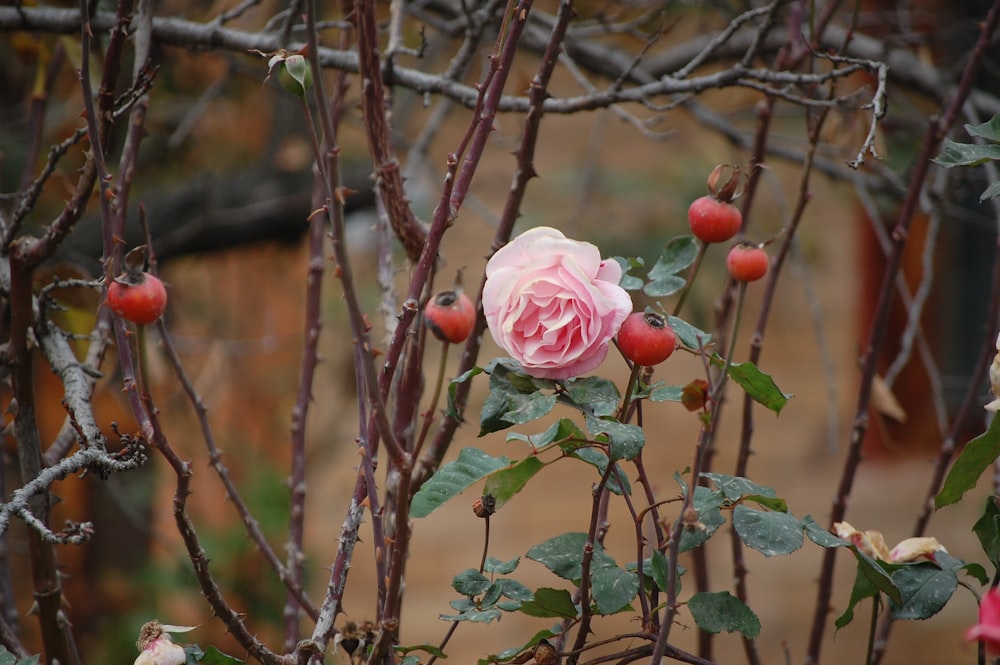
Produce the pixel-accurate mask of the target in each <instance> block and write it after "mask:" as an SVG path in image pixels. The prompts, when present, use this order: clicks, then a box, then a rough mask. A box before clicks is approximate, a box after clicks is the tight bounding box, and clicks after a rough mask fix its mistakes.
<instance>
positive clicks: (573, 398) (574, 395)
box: [560, 376, 621, 418]
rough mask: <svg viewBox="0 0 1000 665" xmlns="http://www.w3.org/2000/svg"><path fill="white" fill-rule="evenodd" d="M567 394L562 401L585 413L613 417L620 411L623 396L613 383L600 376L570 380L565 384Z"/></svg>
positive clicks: (562, 397) (564, 394) (562, 396)
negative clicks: (619, 403) (619, 405)
mask: <svg viewBox="0 0 1000 665" xmlns="http://www.w3.org/2000/svg"><path fill="white" fill-rule="evenodd" d="M565 387H566V392H565V393H563V394H562V395H560V398H561V399H560V401H564V402H568V403H569V404H570V405H571V406H575V407H577V408H578V409H580V410H581V411H583V413H585V414H587V415H590V416H596V417H598V418H600V417H601V416H611V415H614V413H615V411H617V410H618V400H620V399H621V394H620V393H619V392H618V386H616V385H615V384H614V382H613V381H609V380H608V379H604V378H601V377H599V376H585V377H582V378H578V379H570V380H569V381H567V382H566V383H565Z"/></svg>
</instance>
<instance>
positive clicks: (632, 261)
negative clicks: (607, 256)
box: [611, 256, 646, 291]
mask: <svg viewBox="0 0 1000 665" xmlns="http://www.w3.org/2000/svg"><path fill="white" fill-rule="evenodd" d="M611 258H612V260H613V261H615V262H616V263H617V264H618V265H619V266H621V269H622V278H621V280H619V282H618V286H620V287H622V288H623V289H625V290H626V291H638V290H639V289H641V288H642V285H643V283H644V282H643V280H642V279H641V278H639V277H636V276H635V275H631V274H629V273H631V272H632V271H633V270H642V269H644V268H645V267H646V262H645V261H644V260H643V259H642V257H641V256H634V257H629V258H625V257H623V256H613V257H611Z"/></svg>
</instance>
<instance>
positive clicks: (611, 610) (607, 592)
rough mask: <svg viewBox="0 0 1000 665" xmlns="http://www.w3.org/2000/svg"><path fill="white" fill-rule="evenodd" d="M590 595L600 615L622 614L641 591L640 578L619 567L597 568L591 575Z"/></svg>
mask: <svg viewBox="0 0 1000 665" xmlns="http://www.w3.org/2000/svg"><path fill="white" fill-rule="evenodd" d="M590 584H591V588H590V594H591V597H592V598H593V599H594V604H595V605H596V606H597V613H598V614H603V615H607V614H615V613H616V612H620V611H622V610H623V609H625V608H626V607H628V604H629V603H630V602H631V601H632V599H633V598H635V594H636V593H638V591H639V576H638V575H636V574H635V573H630V572H628V571H625V570H622V569H621V568H619V567H618V566H600V567H595V568H594V569H593V571H592V573H591V575H590Z"/></svg>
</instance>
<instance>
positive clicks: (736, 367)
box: [713, 356, 792, 413]
mask: <svg viewBox="0 0 1000 665" xmlns="http://www.w3.org/2000/svg"><path fill="white" fill-rule="evenodd" d="M713 360H715V361H716V362H717V363H722V364H724V363H723V362H722V359H721V358H718V356H716V358H713ZM720 366H722V365H720ZM729 378H730V379H732V380H733V381H735V382H736V383H738V384H739V385H740V387H741V388H743V390H744V391H746V394H747V395H749V396H750V398H751V399H752V400H753V401H755V402H757V403H759V404H760V405H761V406H764V407H765V408H767V409H770V410H771V411H774V412H775V413H781V410H782V409H783V408H785V404H787V403H788V400H789V399H790V398H791V397H792V396H791V395H790V394H786V393H783V392H781V390H780V389H779V388H778V386H777V385H776V384H775V383H774V379H772V378H771V376H770V375H768V374H765V373H764V372H762V371H760V370H759V369H757V367H756V366H755V365H754V364H753V363H752V362H745V363H732V364H731V365H730V366H729Z"/></svg>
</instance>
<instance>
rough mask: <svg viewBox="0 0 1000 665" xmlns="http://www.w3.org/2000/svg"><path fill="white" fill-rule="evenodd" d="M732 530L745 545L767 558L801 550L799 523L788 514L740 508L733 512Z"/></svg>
mask: <svg viewBox="0 0 1000 665" xmlns="http://www.w3.org/2000/svg"><path fill="white" fill-rule="evenodd" d="M733 528H734V529H735V530H736V533H737V534H739V537H740V540H742V541H743V543H744V544H745V545H747V546H748V547H752V548H753V549H755V550H757V551H758V552H760V553H761V554H763V555H764V556H766V557H772V556H776V555H779V554H791V553H792V552H794V551H795V550H797V549H799V548H800V547H802V541H803V538H802V523H801V522H799V520H798V519H797V518H796V517H795V516H794V515H792V514H790V513H783V512H777V511H764V510H753V509H752V508H747V507H746V506H745V505H743V504H739V505H737V506H736V507H735V508H734V509H733Z"/></svg>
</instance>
